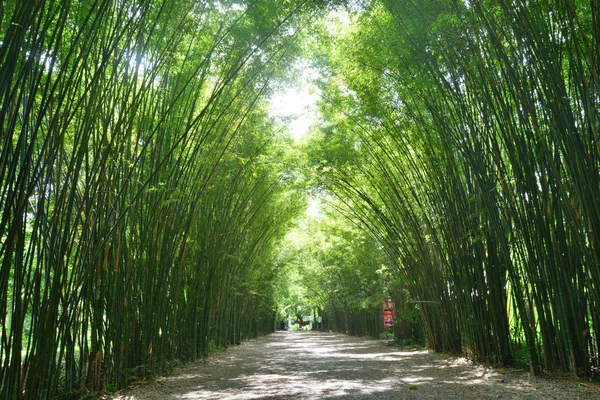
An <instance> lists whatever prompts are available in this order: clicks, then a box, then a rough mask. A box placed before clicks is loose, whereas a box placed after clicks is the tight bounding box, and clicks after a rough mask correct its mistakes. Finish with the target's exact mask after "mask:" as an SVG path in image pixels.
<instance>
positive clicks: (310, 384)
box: [113, 331, 600, 400]
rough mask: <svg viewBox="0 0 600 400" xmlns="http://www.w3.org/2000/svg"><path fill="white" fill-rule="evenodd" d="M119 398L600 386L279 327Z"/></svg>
mask: <svg viewBox="0 0 600 400" xmlns="http://www.w3.org/2000/svg"><path fill="white" fill-rule="evenodd" d="M113 399H120V400H150V399H156V400H158V399H161V400H162V399H167V400H168V399H230V400H241V399H271V400H274V399H461V400H467V399H544V400H551V399H557V400H558V399H561V400H562V399H582V400H583V399H585V400H587V399H600V388H599V387H598V385H593V384H591V383H588V382H581V381H578V380H576V379H574V378H572V377H571V378H560V379H559V378H553V379H550V378H547V377H538V376H533V375H532V374H530V373H528V372H526V371H522V370H515V369H508V368H507V369H500V368H491V367H486V366H483V365H476V364H472V363H470V362H468V361H467V360H465V359H464V358H455V357H450V358H449V356H448V355H445V356H444V355H440V354H434V353H429V352H428V351H425V350H414V349H413V350H411V349H398V348H394V347H390V346H388V345H386V342H385V341H383V340H374V339H367V338H357V337H350V336H346V335H339V334H334V333H324V332H314V331H312V332H303V331H298V332H277V333H274V334H272V335H269V336H265V337H262V338H258V339H253V340H250V341H247V342H245V343H243V344H242V345H240V346H235V347H231V348H229V349H227V350H225V351H223V352H222V353H219V354H217V355H215V356H212V357H209V358H207V359H205V360H201V361H198V362H195V363H191V364H187V365H186V366H185V367H183V368H180V369H178V370H177V371H175V372H174V373H173V374H172V375H171V376H166V377H161V378H158V379H156V380H154V381H152V382H149V383H145V384H142V383H138V384H136V385H134V387H132V388H129V389H126V390H125V391H122V392H121V393H120V395H118V396H117V397H113Z"/></svg>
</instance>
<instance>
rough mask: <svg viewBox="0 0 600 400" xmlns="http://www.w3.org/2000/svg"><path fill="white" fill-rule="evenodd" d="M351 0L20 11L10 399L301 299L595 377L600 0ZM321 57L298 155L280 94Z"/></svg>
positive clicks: (328, 311)
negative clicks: (277, 103)
mask: <svg viewBox="0 0 600 400" xmlns="http://www.w3.org/2000/svg"><path fill="white" fill-rule="evenodd" d="M332 3H333V2H325V1H317V0H298V1H295V0H286V1H270V0H248V1H245V2H242V1H239V2H237V1H228V0H222V1H206V2H196V1H189V0H168V1H167V0H162V1H161V0H144V1H138V0H119V1H113V0H81V1H68V0H62V1H43V0H42V1H34V0H25V1H19V0H11V1H6V2H0V27H1V29H2V31H1V32H2V33H1V37H0V130H1V140H2V143H1V147H0V213H1V214H0V215H1V217H0V310H2V311H1V312H0V315H1V316H2V327H1V329H2V331H1V337H0V362H1V364H2V365H1V367H0V397H2V398H31V399H34V398H36V399H37V398H52V397H54V396H56V395H57V394H59V393H74V394H77V395H80V394H83V393H86V392H101V391H104V390H106V389H109V390H110V389H115V388H121V387H124V386H125V385H127V383H128V382H129V381H130V380H131V379H139V378H143V377H146V376H149V375H152V374H155V373H158V372H160V371H162V370H164V369H165V368H168V367H169V365H171V364H172V363H174V362H178V361H185V360H192V359H195V358H198V357H202V356H205V355H207V354H209V353H210V352H211V351H214V350H215V349H218V348H221V347H223V346H227V345H231V344H236V343H239V342H240V341H241V340H242V339H244V338H247V337H250V336H254V335H258V334H264V333H268V332H270V331H272V330H273V329H275V328H276V326H277V318H278V315H277V310H278V309H279V318H281V317H282V316H283V314H285V313H287V312H289V311H290V310H292V309H294V310H295V311H298V310H300V309H302V310H308V312H312V313H315V314H317V313H318V314H319V315H321V316H322V317H323V322H324V328H325V329H333V330H337V331H340V332H348V333H351V334H358V335H365V334H368V335H372V336H378V335H380V334H381V332H382V327H381V314H380V313H381V309H380V307H381V301H382V300H385V299H388V298H389V299H392V300H395V301H396V302H397V304H398V306H399V315H400V318H399V321H400V324H399V325H398V326H397V327H396V329H395V333H396V335H397V336H399V337H401V338H406V339H412V340H415V341H417V342H422V343H424V344H426V345H427V346H428V347H430V348H431V349H434V350H437V351H461V352H463V353H466V354H468V355H469V356H471V357H473V358H475V359H478V360H482V361H486V362H491V363H499V364H505V365H510V364H514V363H515V362H527V363H528V365H529V366H530V367H531V369H532V370H533V371H534V372H540V371H551V370H562V371H570V372H573V373H577V374H582V375H587V376H589V375H592V374H593V373H594V371H597V368H598V361H599V360H598V357H599V349H600V311H599V310H600V287H599V285H600V244H599V239H600V238H599V236H598V235H599V234H600V233H599V232H600V209H599V208H598V204H600V171H599V169H600V142H599V140H600V137H599V135H600V71H599V68H600V67H599V66H600V1H598V0H586V1H583V0H560V1H559V0H515V1H512V2H506V1H504V0H464V1H459V0H437V1H431V0H394V1H391V0H390V1H388V0H372V1H362V2H358V1H353V2H350V5H348V6H347V7H346V8H344V7H342V8H339V9H338V11H336V12H334V13H332V12H331V9H332V8H333V7H334V6H333V4H332ZM336 3H337V2H336ZM343 10H347V11H343ZM331 15H337V16H338V17H340V18H341V21H340V20H339V19H336V18H335V17H331ZM301 55H302V56H304V57H306V58H307V59H309V61H310V63H311V65H312V68H314V69H315V70H316V71H319V75H320V78H319V79H318V80H317V82H315V84H316V85H318V86H319V88H320V91H321V96H322V99H321V102H320V109H321V113H322V120H321V121H320V122H319V123H318V124H317V126H315V127H314V129H313V132H312V138H311V140H310V141H307V142H306V143H303V144H302V145H301V146H296V145H295V144H294V143H293V142H292V141H291V140H290V139H289V138H288V137H286V136H285V135H282V134H280V133H279V132H278V130H279V127H278V126H276V124H274V122H273V120H272V118H270V117H269V113H268V106H267V100H266V99H267V97H268V95H269V94H270V93H271V92H272V91H273V87H274V86H273V82H275V81H279V82H281V81H285V80H286V79H289V73H290V68H289V67H290V65H292V64H293V62H294V60H296V59H297V57H299V56H301ZM299 167H303V168H302V171H300V170H299ZM306 189H310V190H312V191H313V192H315V193H317V192H318V193H319V196H320V198H322V199H323V200H327V203H328V205H327V207H325V206H324V208H323V210H322V215H321V216H320V217H319V218H312V219H310V218H308V219H306V220H305V221H304V222H296V223H294V222H293V221H299V219H298V218H299V216H300V215H301V212H302V210H303V209H304V207H305V203H304V201H303V198H304V195H303V193H304V191H305V190H306ZM294 226H295V228H294V229H293V230H292V233H291V234H290V233H288V232H289V231H290V227H294ZM286 233H287V236H286Z"/></svg>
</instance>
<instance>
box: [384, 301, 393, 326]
mask: <svg viewBox="0 0 600 400" xmlns="http://www.w3.org/2000/svg"><path fill="white" fill-rule="evenodd" d="M395 320H396V303H394V302H393V301H384V302H383V326H385V327H386V328H392V327H393V326H394V321H395Z"/></svg>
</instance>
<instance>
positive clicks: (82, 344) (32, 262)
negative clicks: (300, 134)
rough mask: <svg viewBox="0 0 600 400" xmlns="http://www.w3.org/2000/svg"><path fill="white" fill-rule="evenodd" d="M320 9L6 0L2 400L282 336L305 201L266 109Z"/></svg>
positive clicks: (116, 382) (173, 0)
mask: <svg viewBox="0 0 600 400" xmlns="http://www.w3.org/2000/svg"><path fill="white" fill-rule="evenodd" d="M308 5H309V3H308V2H293V1H289V2H281V3H280V4H277V5H274V4H271V2H268V1H266V2H265V1H250V2H248V3H235V2H228V1H220V2H219V1H214V2H213V1H210V2H195V1H183V0H181V1H178V0H168V1H166V0H165V1H160V0H157V1H154V0H144V1H137V0H135V1H133V0H131V1H130V0H119V1H113V0H89V1H69V0H63V1H33V0H31V1H29V0H26V1H22V0H21V1H8V2H2V5H0V7H1V8H0V11H1V13H0V23H1V26H2V39H1V42H0V88H1V93H0V104H1V108H0V129H1V132H2V144H1V147H0V212H1V219H0V238H1V240H0V309H1V310H2V312H1V313H0V315H2V323H1V325H2V327H1V329H2V331H1V339H0V360H1V363H2V366H1V367H0V397H2V398H6V399H8V398H28V399H41V398H53V397H54V396H56V395H57V394H58V393H69V392H71V393H74V394H80V395H81V394H83V393H86V392H102V391H104V390H106V389H109V390H110V389H113V390H114V389H116V388H121V387H124V386H125V385H126V384H127V383H128V382H129V380H131V379H140V378H143V377H146V376H148V375H151V374H155V373H157V372H160V371H162V370H163V369H164V368H166V367H168V366H169V365H170V364H172V363H173V362H179V361H185V360H191V359H195V358H197V357H201V356H204V355H207V354H208V353H209V352H211V351H213V350H215V349H217V348H219V347H223V346H227V345H230V344H235V343H239V342H240V340H242V339H243V338H246V337H251V336H254V335H258V334H262V333H267V332H270V331H272V330H273V329H274V327H275V325H274V322H275V321H274V318H275V311H274V305H273V304H272V300H271V298H272V295H271V291H272V290H273V288H272V281H273V276H274V274H275V271H274V269H273V265H272V263H271V261H272V258H273V257H272V250H273V246H274V243H275V241H276V240H277V239H278V238H280V237H281V235H282V233H283V232H284V229H285V225H286V223H287V221H289V219H290V218H291V217H292V216H293V215H295V214H296V213H297V211H298V209H299V207H300V205H301V204H302V202H300V201H298V198H297V194H295V193H296V192H295V191H294V190H293V188H291V186H290V185H292V182H291V180H293V179H291V178H289V176H288V175H289V174H288V175H285V174H284V173H283V172H285V169H284V168H283V167H281V165H280V164H281V160H282V157H283V155H282V151H283V147H282V145H281V143H279V141H278V139H277V136H276V135H275V134H274V129H273V127H272V126H271V123H270V122H269V119H268V118H267V116H266V106H265V101H264V94H265V93H266V92H268V90H269V81H270V79H272V78H273V77H277V76H279V75H281V73H282V67H281V66H282V65H284V64H285V63H288V62H289V61H290V60H291V57H293V54H294V46H296V45H297V44H296V40H295V38H294V37H293V35H292V34H291V33H290V32H293V31H294V30H296V31H298V30H301V29H302V27H303V25H304V24H305V23H306V21H307V20H308V18H309V17H310V12H308V11H309V10H308V9H307V6H308ZM312 6H313V7H312V8H311V9H310V10H312V11H314V9H315V7H314V6H315V4H314V3H313V4H312ZM312 11H311V12H312Z"/></svg>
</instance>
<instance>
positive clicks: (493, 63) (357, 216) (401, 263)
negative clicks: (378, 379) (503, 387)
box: [311, 0, 600, 376]
mask: <svg viewBox="0 0 600 400" xmlns="http://www.w3.org/2000/svg"><path fill="white" fill-rule="evenodd" d="M368 3H369V4H368V5H367V6H366V9H365V11H363V12H362V13H359V14H358V16H356V17H355V22H354V25H353V26H352V27H350V28H348V29H346V32H345V34H344V36H343V37H342V38H335V37H330V43H328V44H325V45H323V46H322V47H321V48H319V49H318V50H317V51H319V52H323V53H325V54H329V58H328V60H327V61H326V62H323V63H322V65H321V68H323V70H324V71H326V74H324V77H325V78H323V79H322V82H321V84H322V87H323V91H324V98H323V101H322V109H323V113H324V116H325V122H323V124H322V129H321V130H322V133H321V134H320V141H319V142H318V143H317V144H313V148H312V150H311V151H313V162H314V165H316V166H317V167H318V168H319V170H320V171H321V173H322V174H323V183H324V184H325V185H326V186H327V188H328V190H329V191H330V192H331V193H334V194H336V195H337V197H338V199H339V202H340V203H339V204H340V205H339V207H338V208H339V209H340V211H341V212H342V213H344V214H345V215H347V216H348V218H350V219H352V220H354V221H356V222H357V223H359V224H361V226H362V227H363V229H365V230H366V231H367V232H369V233H370V234H371V235H372V236H373V237H374V238H376V239H377V240H378V242H379V243H380V245H381V246H382V248H383V249H384V251H385V253H386V254H387V259H388V262H389V263H390V264H391V265H393V266H394V268H395V269H394V270H395V273H396V274H397V275H398V276H399V278H400V279H401V280H402V284H403V285H404V287H405V288H406V289H407V290H408V292H409V293H410V301H411V302H412V304H414V305H415V306H416V307H417V308H418V311H419V314H420V318H421V321H422V324H423V329H424V335H425V337H426V339H427V345H428V346H429V347H430V348H431V349H435V350H438V351H448V350H450V351H462V352H464V353H466V354H468V355H470V356H471V357H473V358H475V359H478V360H481V361H484V362H491V363H499V364H505V365H510V364H513V363H514V362H517V361H519V358H522V357H525V358H526V361H527V362H528V363H529V365H530V367H531V369H532V371H534V372H539V371H553V370H562V371H572V372H574V373H577V374H581V375H586V376H590V375H593V374H594V371H597V367H598V356H599V349H600V313H599V311H598V310H600V287H599V285H600V253H599V251H600V250H599V249H600V246H599V242H598V239H599V237H598V235H599V232H600V210H599V208H598V205H599V204H600V202H599V200H600V185H599V184H600V182H599V178H600V171H599V168H600V142H599V140H600V137H599V135H600V122H599V121H600V119H599V117H600V78H599V77H600V71H599V69H598V68H599V65H600V2H598V1H596V0H591V1H576V0H566V1H562V0H561V1H553V0H550V1H547V0H543V1H542V0H539V1H538V0H532V1H524V0H523V1H521V0H515V1H510V2H508V1H504V0H489V1H487V0H469V1H466V0H465V1H453V0H448V1H441V0H440V1H420V0H396V1H387V0H383V1H372V2H368ZM333 151H335V154H336V156H335V157H334V156H331V154H332V152H333Z"/></svg>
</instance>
